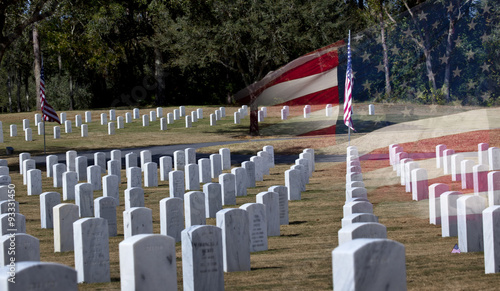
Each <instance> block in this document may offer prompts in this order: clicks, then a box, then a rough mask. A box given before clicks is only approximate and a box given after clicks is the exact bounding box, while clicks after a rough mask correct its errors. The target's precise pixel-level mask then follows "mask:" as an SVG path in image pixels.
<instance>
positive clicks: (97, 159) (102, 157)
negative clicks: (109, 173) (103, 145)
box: [94, 152, 106, 174]
mask: <svg viewBox="0 0 500 291" xmlns="http://www.w3.org/2000/svg"><path fill="white" fill-rule="evenodd" d="M94 165H96V166H99V167H100V170H99V171H100V172H101V173H102V174H104V173H106V154H105V153H103V152H97V153H94Z"/></svg>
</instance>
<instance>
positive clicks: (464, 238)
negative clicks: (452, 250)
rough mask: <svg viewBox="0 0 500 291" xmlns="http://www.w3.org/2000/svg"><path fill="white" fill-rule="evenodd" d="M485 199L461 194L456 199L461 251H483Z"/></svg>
mask: <svg viewBox="0 0 500 291" xmlns="http://www.w3.org/2000/svg"><path fill="white" fill-rule="evenodd" d="M486 203H487V201H486V199H485V198H483V197H481V196H477V195H462V197H460V198H458V199H457V229H458V247H459V248H460V251H462V252H466V253H467V252H482V251H483V217H482V212H483V210H484V209H486Z"/></svg>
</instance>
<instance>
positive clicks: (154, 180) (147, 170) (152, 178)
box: [144, 162, 158, 187]
mask: <svg viewBox="0 0 500 291" xmlns="http://www.w3.org/2000/svg"><path fill="white" fill-rule="evenodd" d="M144 187H158V165H157V164H156V163H153V162H149V163H146V164H145V165H144Z"/></svg>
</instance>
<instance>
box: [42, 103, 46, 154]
mask: <svg viewBox="0 0 500 291" xmlns="http://www.w3.org/2000/svg"><path fill="white" fill-rule="evenodd" d="M42 118H43V153H44V154H46V153H47V152H46V151H45V117H44V116H43V112H42Z"/></svg>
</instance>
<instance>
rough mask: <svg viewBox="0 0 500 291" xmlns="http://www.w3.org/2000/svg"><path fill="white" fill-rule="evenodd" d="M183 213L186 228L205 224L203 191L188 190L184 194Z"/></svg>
mask: <svg viewBox="0 0 500 291" xmlns="http://www.w3.org/2000/svg"><path fill="white" fill-rule="evenodd" d="M184 213H185V221H186V228H189V227H190V226H193V225H204V224H206V214H205V193H203V192H200V191H190V192H187V193H186V194H185V195H184Z"/></svg>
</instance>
